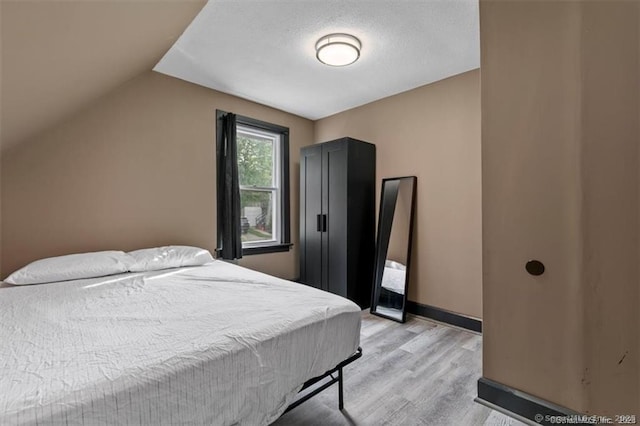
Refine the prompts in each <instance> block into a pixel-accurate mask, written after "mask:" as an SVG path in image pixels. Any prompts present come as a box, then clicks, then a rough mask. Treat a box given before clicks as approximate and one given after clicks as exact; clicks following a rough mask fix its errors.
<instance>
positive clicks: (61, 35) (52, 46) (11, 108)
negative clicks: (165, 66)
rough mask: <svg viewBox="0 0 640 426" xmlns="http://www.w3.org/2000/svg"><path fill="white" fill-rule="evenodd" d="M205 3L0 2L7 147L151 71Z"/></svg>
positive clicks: (0, 118)
mask: <svg viewBox="0 0 640 426" xmlns="http://www.w3.org/2000/svg"><path fill="white" fill-rule="evenodd" d="M204 4H205V1H204V0H172V1H154V0H151V1H149V0H126V1H119V0H99V1H79V0H78V1H59V0H48V1H47V0H36V1H7V0H0V25H1V27H0V36H1V45H0V48H1V55H2V56H1V60H2V63H1V74H0V108H1V112H0V144H1V146H2V149H3V150H5V149H7V148H10V147H11V146H13V145H14V144H16V143H18V142H20V141H22V140H25V139H28V138H29V137H30V136H33V135H34V134H37V133H38V132H40V131H43V130H44V129H46V128H47V127H49V126H51V125H53V124H55V123H57V122H59V121H61V120H63V119H64V118H66V117H67V116H69V115H71V114H73V113H74V112H76V111H77V110H79V109H80V108H82V107H83V106H84V105H86V104H88V103H90V102H91V101H94V100H95V99H96V98H98V97H100V96H102V95H104V94H106V93H108V92H109V91H111V90H112V89H114V88H115V87H117V86H119V85H121V84H123V83H124V82H126V81H127V80H129V79H131V78H133V77H135V76H137V75H138V74H140V73H142V72H144V71H147V70H150V69H152V68H153V66H154V65H155V64H156V63H157V62H158V60H159V59H160V58H161V57H162V56H163V55H164V54H165V53H166V51H167V50H168V49H169V48H170V47H171V46H172V45H173V43H174V42H175V41H176V40H177V39H178V37H179V36H180V34H181V33H182V32H183V31H184V30H185V28H186V27H187V26H188V25H189V23H190V22H191V20H192V19H193V18H194V17H195V16H196V15H197V13H198V12H199V11H200V9H201V8H202V7H203V5H204Z"/></svg>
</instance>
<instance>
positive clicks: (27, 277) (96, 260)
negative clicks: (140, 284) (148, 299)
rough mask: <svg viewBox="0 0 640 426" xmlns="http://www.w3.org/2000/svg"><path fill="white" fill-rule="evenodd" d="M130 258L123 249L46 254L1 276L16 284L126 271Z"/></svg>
mask: <svg viewBox="0 0 640 426" xmlns="http://www.w3.org/2000/svg"><path fill="white" fill-rule="evenodd" d="M132 263H133V259H132V258H131V257H130V256H129V255H128V254H126V253H125V252H122V251H97V252H93V253H79V254H69V255H66V256H57V257H48V258H46V259H40V260H36V261H35V262H31V263H30V264H28V265H27V266H25V267H24V268H22V269H18V270H17V271H15V272H14V273H13V274H11V275H9V277H8V278H7V279H6V280H4V282H6V283H9V284H15V285H24V284H41V283H51V282H57V281H68V280H78V279H82V278H95V277H104V276H106V275H114V274H121V273H123V272H128V271H129V267H130V266H131V264H132Z"/></svg>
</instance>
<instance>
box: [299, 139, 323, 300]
mask: <svg viewBox="0 0 640 426" xmlns="http://www.w3.org/2000/svg"><path fill="white" fill-rule="evenodd" d="M321 214H322V146H321V145H315V146H309V147H305V148H303V149H302V150H301V151H300V281H301V282H303V283H304V284H307V285H310V286H313V287H316V288H322V261H321V259H322V232H321V228H320V225H322V223H321V220H322V216H321Z"/></svg>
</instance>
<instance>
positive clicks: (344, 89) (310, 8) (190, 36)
mask: <svg viewBox="0 0 640 426" xmlns="http://www.w3.org/2000/svg"><path fill="white" fill-rule="evenodd" d="M330 33H348V34H351V35H354V36H356V37H358V38H359V39H360V41H361V42H362V50H361V55H360V59H359V60H358V61H357V62H356V63H354V64H352V65H350V66H347V67H329V66H326V65H323V64H321V63H320V62H318V61H317V60H316V56H315V43H316V42H317V40H318V39H319V38H320V37H322V36H324V35H327V34H330ZM479 66H480V31H479V14H478V0H297V1H292V0H287V1H282V0H266V1H255V0H212V1H210V2H209V3H208V4H207V5H206V6H205V7H204V8H203V9H202V11H201V12H200V13H199V14H198V16H197V17H196V19H194V21H193V23H192V24H191V25H190V26H189V28H188V29H187V30H186V31H185V32H184V34H183V35H182V36H181V37H180V39H179V40H178V41H177V42H176V43H175V44H174V45H173V47H172V48H171V50H169V52H168V53H167V54H166V55H165V56H164V57H163V58H162V60H161V61H160V62H159V63H158V65H156V67H155V68H154V69H155V70H156V71H158V72H162V73H165V74H168V75H171V76H174V77H178V78H181V79H183V80H186V81H190V82H192V83H196V84H200V85H203V86H206V87H210V88H212V89H216V90H219V91H222V92H226V93H230V94H232V95H236V96H239V97H242V98H246V99H249V100H252V101H256V102H258V103H261V104H265V105H269V106H272V107H275V108H278V109H281V110H284V111H287V112H290V113H293V114H297V115H300V116H303V117H306V118H309V119H312V120H316V119H319V118H323V117H326V116H328V115H332V114H335V113H338V112H340V111H344V110H347V109H350V108H353V107H356V106H359V105H363V104H365V103H369V102H372V101H374V100H377V99H381V98H384V97H387V96H391V95H394V94H397V93H400V92H404V91H407V90H410V89H413V88H416V87H419V86H423V85H425V84H428V83H432V82H434V81H437V80H441V79H443V78H446V77H451V76H453V75H456V74H460V73H463V72H466V71H470V70H472V69H475V68H478V67H479Z"/></svg>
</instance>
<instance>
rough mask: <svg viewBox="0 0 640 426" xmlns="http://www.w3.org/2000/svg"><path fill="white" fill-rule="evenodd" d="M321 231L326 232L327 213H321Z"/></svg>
mask: <svg viewBox="0 0 640 426" xmlns="http://www.w3.org/2000/svg"><path fill="white" fill-rule="evenodd" d="M322 232H327V215H326V214H323V215H322Z"/></svg>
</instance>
